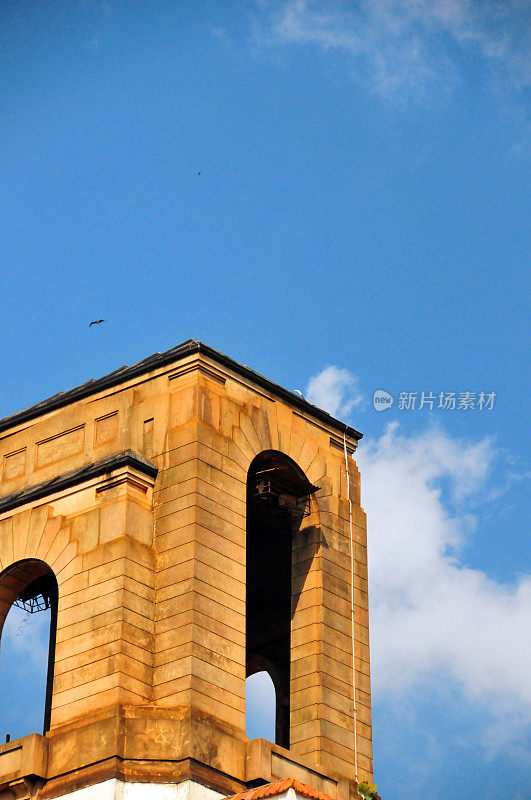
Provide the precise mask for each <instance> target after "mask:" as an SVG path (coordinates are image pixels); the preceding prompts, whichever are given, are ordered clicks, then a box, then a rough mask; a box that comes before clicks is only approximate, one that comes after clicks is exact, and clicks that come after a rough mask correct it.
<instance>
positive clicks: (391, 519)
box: [310, 367, 531, 750]
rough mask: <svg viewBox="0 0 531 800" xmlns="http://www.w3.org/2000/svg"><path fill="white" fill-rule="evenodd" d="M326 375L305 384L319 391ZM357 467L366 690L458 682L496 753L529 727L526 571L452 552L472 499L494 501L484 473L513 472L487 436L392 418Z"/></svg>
mask: <svg viewBox="0 0 531 800" xmlns="http://www.w3.org/2000/svg"><path fill="white" fill-rule="evenodd" d="M334 369H335V370H337V372H338V373H345V372H347V371H346V370H338V368H337V367H335V368H334ZM330 370H331V368H330V367H327V369H326V370H324V371H323V372H322V373H321V374H320V375H318V376H316V377H315V378H313V379H312V381H310V385H311V386H317V387H319V386H321V385H324V386H326V385H327V384H328V383H329V375H330ZM332 374H333V373H332ZM347 374H350V373H348V372H347ZM350 377H351V379H352V381H353V382H352V383H351V384H350V385H351V386H355V387H356V396H357V383H356V382H355V381H354V379H353V376H350ZM334 385H335V384H334V382H333V381H332V386H334ZM343 385H344V387H345V388H343V391H342V393H341V394H340V396H339V399H338V397H337V395H335V394H332V396H331V401H332V402H335V403H336V409H337V406H338V405H340V406H343V408H346V407H347V406H348V405H349V401H348V400H347V396H348V387H349V384H348V383H346V384H343ZM325 394H326V393H325V391H324V390H323V396H325ZM357 462H358V465H359V467H360V470H361V476H362V504H363V507H364V508H365V510H366V512H367V517H368V529H369V583H370V593H371V608H370V620H371V658H372V675H373V691H376V692H378V694H379V696H380V699H381V697H382V696H385V695H387V696H388V697H389V698H390V699H396V698H397V696H402V697H404V696H406V697H407V696H409V697H410V698H413V697H414V696H415V692H416V691H417V690H418V689H419V687H420V686H422V687H423V689H426V687H427V686H429V685H430V684H431V685H432V686H434V687H437V688H438V689H440V688H441V687H444V686H446V687H447V688H448V690H452V691H453V690H454V689H455V688H456V687H457V688H458V689H459V691H460V692H461V695H462V697H463V698H466V701H467V702H468V703H470V704H471V706H475V707H476V708H478V709H479V708H482V709H484V710H485V709H488V710H489V714H490V715H491V717H492V718H493V719H496V725H497V727H496V732H495V735H494V732H493V731H492V730H491V731H489V730H488V729H487V728H486V727H484V729H483V731H482V734H481V737H482V741H481V742H480V743H481V744H482V745H483V746H484V747H485V748H486V749H491V750H492V749H493V747H494V746H495V745H496V746H503V744H506V741H505V739H504V736H505V737H516V736H517V735H518V728H520V733H521V727H522V726H523V725H525V724H527V723H529V722H531V670H530V669H529V664H531V639H530V637H529V636H528V634H527V631H528V625H529V619H530V618H531V576H523V577H521V579H520V580H519V581H518V582H516V583H513V584H502V583H499V582H497V581H496V580H493V579H492V578H490V577H489V576H487V575H486V574H485V573H484V572H483V571H481V570H478V569H471V568H469V567H468V566H467V565H466V564H465V563H464V561H463V558H462V552H463V546H464V545H465V544H466V543H467V541H468V539H469V537H470V535H471V533H472V532H475V534H476V535H481V526H480V521H481V516H480V512H481V508H482V504H483V503H488V502H491V501H492V499H493V498H497V497H499V493H498V492H496V491H494V492H493V490H492V488H491V485H490V484H491V474H492V472H493V471H494V466H496V480H497V481H499V482H500V485H503V484H504V483H505V486H506V487H509V486H510V485H512V484H513V483H514V471H513V472H510V473H509V476H508V478H506V477H504V476H503V474H500V473H502V472H503V470H502V469H501V463H502V462H503V459H502V457H501V453H500V451H498V450H497V448H496V444H495V441H494V440H493V439H492V438H485V439H482V440H481V441H475V442H474V441H464V440H461V439H458V438H454V437H452V436H451V435H449V434H448V433H447V432H445V431H444V430H442V429H440V428H438V427H429V428H427V429H426V430H424V431H422V432H420V433H413V434H407V433H405V432H404V431H403V430H401V428H400V427H399V426H398V424H397V423H391V424H389V425H388V426H387V427H386V429H385V430H384V432H383V434H382V435H381V436H380V437H379V438H376V439H373V440H372V441H371V440H370V439H368V440H365V439H364V440H363V444H362V445H361V446H360V449H359V450H358V453H357ZM500 491H501V490H500ZM500 536H504V537H510V531H500ZM502 734H503V735H502Z"/></svg>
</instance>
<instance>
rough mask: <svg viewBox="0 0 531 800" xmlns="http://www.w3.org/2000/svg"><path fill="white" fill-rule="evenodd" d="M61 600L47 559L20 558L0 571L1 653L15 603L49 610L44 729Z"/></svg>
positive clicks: (49, 705)
mask: <svg viewBox="0 0 531 800" xmlns="http://www.w3.org/2000/svg"><path fill="white" fill-rule="evenodd" d="M58 600H59V589H58V585H57V579H56V577H55V574H54V573H53V571H52V570H51V569H50V567H49V566H48V565H47V564H46V563H45V562H44V561H39V560H37V559H24V560H22V561H17V562H16V563H15V564H12V565H11V566H10V567H8V568H7V569H5V570H4V571H3V572H2V573H1V574H0V656H1V643H2V639H1V636H2V630H3V628H4V623H5V620H6V617H7V615H8V613H9V610H10V609H11V607H12V606H13V605H17V606H19V607H20V608H22V609H24V611H25V612H26V613H27V614H36V613H38V612H40V611H44V610H47V609H49V610H50V635H49V642H48V667H47V677H46V690H45V700H44V719H43V733H46V732H47V731H48V730H49V729H50V718H51V711H52V695H53V678H54V664H55V640H56V634H57V608H58Z"/></svg>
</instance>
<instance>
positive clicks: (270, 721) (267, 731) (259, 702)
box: [245, 670, 276, 742]
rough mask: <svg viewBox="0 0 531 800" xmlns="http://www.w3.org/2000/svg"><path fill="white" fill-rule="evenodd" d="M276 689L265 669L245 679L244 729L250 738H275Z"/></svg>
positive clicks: (271, 739) (270, 739) (272, 739)
mask: <svg viewBox="0 0 531 800" xmlns="http://www.w3.org/2000/svg"><path fill="white" fill-rule="evenodd" d="M275 716H276V689H275V684H274V683H273V680H272V678H271V676H270V675H269V673H268V672H267V671H266V670H260V671H259V672H254V673H253V674H252V675H249V676H248V677H247V679H246V681H245V730H246V732H247V735H248V736H249V738H250V739H258V738H260V739H267V740H268V741H270V742H272V741H274V740H275Z"/></svg>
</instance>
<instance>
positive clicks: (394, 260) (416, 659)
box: [0, 0, 531, 800]
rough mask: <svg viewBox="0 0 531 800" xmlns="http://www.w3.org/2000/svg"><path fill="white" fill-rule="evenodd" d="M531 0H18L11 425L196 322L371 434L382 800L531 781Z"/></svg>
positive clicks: (189, 331)
mask: <svg viewBox="0 0 531 800" xmlns="http://www.w3.org/2000/svg"><path fill="white" fill-rule="evenodd" d="M529 8H530V7H529V5H528V4H526V3H524V2H519V1H518V0H515V1H514V2H511V1H510V0H509V1H508V2H503V3H502V2H494V0H492V1H490V2H489V1H485V2H476V1H475V0H468V1H467V0H441V2H438V3H431V2H427V0H418V2H398V0H379V1H378V0H376V2H373V3H369V2H365V0H360V2H353V1H352V0H348V1H347V0H344V1H343V0H336V1H334V0H330V2H326V0H325V1H324V2H322V3H314V2H304V1H303V0H297V1H295V0H291V1H290V2H267V0H263V1H262V2H250V1H249V2H237V1H235V2H232V3H230V4H227V3H222V2H220V1H218V0H210V2H206V1H205V2H178V3H177V2H174V3H172V2H157V0H154V1H153V2H149V3H147V2H112V1H111V0H109V1H108V2H95V1H94V2H92V1H91V0H86V1H85V2H81V1H80V2H78V3H67V2H57V3H37V2H9V0H4V2H3V3H2V7H1V9H0V110H1V111H0V113H1V120H2V124H1V126H0V150H1V153H2V158H1V159H0V204H1V205H0V207H1V214H0V320H1V323H2V324H1V349H0V352H1V359H0V370H1V375H0V377H1V393H0V416H4V415H7V414H9V413H12V412H14V411H17V410H19V409H21V408H23V407H26V406H28V405H30V404H32V403H34V402H37V401H39V400H41V399H42V398H44V397H46V396H48V395H51V394H54V393H55V392H57V391H59V390H61V389H68V388H70V387H72V386H75V385H77V384H79V383H81V382H83V381H85V380H86V379H88V378H90V377H98V376H100V375H102V374H105V373H106V372H108V371H110V370H112V369H114V368H116V367H118V366H121V365H122V364H131V363H133V362H134V361H137V360H139V359H140V358H142V357H144V356H146V355H148V354H150V353H152V352H155V351H162V350H164V349H167V348H169V347H171V346H173V345H175V344H177V343H179V342H180V341H183V340H185V339H187V338H189V337H192V336H193V337H196V338H199V339H202V340H203V341H205V342H207V343H208V344H210V345H212V346H214V347H216V348H218V349H220V350H222V351H224V352H226V353H227V354H229V355H230V356H232V357H233V358H235V359H237V360H238V361H240V362H241V363H244V364H248V365H249V366H252V367H253V368H254V369H256V370H258V371H259V372H262V373H263V374H265V375H267V376H268V377H269V378H272V379H273V380H276V381H278V382H279V383H280V384H282V385H284V386H286V387H287V388H299V389H301V390H302V391H303V392H304V393H305V394H306V396H307V397H310V399H313V400H314V401H315V402H317V403H318V404H319V405H322V406H323V407H326V408H328V409H329V410H331V411H333V412H334V413H336V414H338V415H339V416H341V417H343V418H345V419H346V420H348V421H349V422H351V423H352V424H353V425H355V427H357V428H358V429H360V430H362V431H363V432H364V433H365V438H364V439H363V442H362V443H361V444H360V448H359V451H358V454H359V464H360V467H361V468H362V470H363V476H364V482H363V488H364V497H363V504H364V506H365V507H366V509H367V512H368V515H369V537H370V552H371V556H370V557H371V581H372V583H373V588H372V595H371V603H372V605H371V612H372V617H371V623H372V629H371V636H372V651H373V701H374V707H375V708H374V743H375V774H376V781H377V783H378V784H379V786H380V791H381V793H382V796H383V797H384V799H385V800H396V798H399V797H404V796H405V795H406V793H411V792H414V793H419V794H420V793H423V796H426V797H428V798H430V799H431V798H433V799H434V800H436V799H437V798H442V797H446V796H447V792H448V785H449V783H450V782H451V784H452V785H453V786H455V785H456V782H457V784H458V785H459V786H462V787H463V788H464V787H466V793H467V795H468V796H469V797H471V798H480V797H481V798H487V800H488V799H489V798H495V797H498V796H499V794H500V785H501V784H503V787H504V790H505V791H507V792H508V793H512V796H514V797H516V798H518V797H520V798H523V797H524V796H525V790H526V786H527V783H528V779H529V761H526V759H525V753H524V750H525V748H524V742H525V741H526V736H527V737H528V736H529V720H530V717H531V686H530V684H529V675H528V673H529V669H528V663H529V660H530V658H531V654H530V653H529V650H528V647H529V645H528V644H527V643H526V641H525V632H526V631H525V628H524V624H525V622H524V621H525V615H526V613H527V614H528V613H529V609H530V595H531V590H530V579H529V560H528V555H529V547H528V540H527V522H528V518H529V493H528V476H529V466H528V463H527V453H528V448H529V441H528V437H527V435H526V434H527V432H526V429H525V421H526V416H527V413H526V412H527V406H528V397H529V383H528V378H527V360H526V355H527V350H528V342H529V338H528V312H527V310H528V302H529V291H528V288H529V281H528V265H529V233H528V231H529V213H528V212H529V117H528V110H529V75H530V69H529V49H530V45H529V30H530V24H529V23H530V12H529ZM199 172H200V173H201V174H200V175H199V174H198V173H199ZM101 317H103V318H104V319H105V320H106V322H105V323H104V324H102V325H100V326H93V327H92V328H90V329H89V327H88V323H89V322H90V321H91V320H92V319H97V318H101ZM331 367H333V368H334V369H330V368H331ZM377 389H383V390H386V391H387V392H390V393H391V394H392V395H393V397H394V398H395V400H394V404H393V407H392V408H391V409H389V410H387V411H384V412H380V413H377V412H376V411H375V410H374V408H373V405H372V395H373V392H374V391H375V390H377ZM422 391H424V392H431V393H434V394H435V395H437V396H438V394H439V393H440V392H444V393H446V392H451V391H453V392H456V393H457V395H459V393H461V392H466V391H469V392H475V393H476V402H477V398H478V395H479V392H482V391H483V392H494V393H495V394H496V397H495V401H494V407H493V408H492V409H490V410H488V409H487V410H486V409H483V410H481V411H480V410H478V409H477V408H474V409H469V410H459V409H457V408H456V409H455V410H444V409H438V408H437V403H435V408H434V409H433V410H431V411H430V410H428V409H426V408H423V409H420V410H419V409H418V402H419V399H420V393H421V392H422ZM401 392H408V393H409V392H417V393H418V398H417V407H416V408H415V409H414V410H406V409H401V408H399V402H398V398H399V394H400V393H401ZM17 624H19V623H17ZM17 629H18V628H15V627H14V628H13V631H14V633H12V635H11V645H12V646H13V648H14V650H13V652H17V647H20V646H22V645H21V641H20V640H22V639H24V637H23V636H19V637H17V636H16V630H17ZM6 658H7V656H4V659H3V661H4V665H5V662H6ZM4 668H5V666H4ZM2 674H3V673H2V666H0V678H1V676H2ZM0 708H1V709H2V716H3V715H6V716H5V717H4V719H6V720H8V721H9V722H10V724H14V723H11V721H10V720H11V717H8V716H7V715H8V714H12V711H13V709H12V704H11V706H10V707H9V708H8V709H7V711H6V710H5V708H6V692H5V691H4V692H3V697H2V695H0ZM259 713H260V712H259V711H257V712H256V714H257V715H259ZM6 724H7V723H6Z"/></svg>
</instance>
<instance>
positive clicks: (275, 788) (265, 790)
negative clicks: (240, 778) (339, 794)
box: [227, 778, 333, 800]
mask: <svg viewBox="0 0 531 800" xmlns="http://www.w3.org/2000/svg"><path fill="white" fill-rule="evenodd" d="M288 789H295V791H296V792H297V794H300V795H302V797H307V798H309V800H333V798H332V797H331V796H330V795H329V794H324V793H323V792H318V791H317V789H312V787H311V786H308V784H307V783H301V781H298V780H296V779H295V778H283V779H282V780H281V781H275V782H274V783H266V784H265V785H264V786H257V787H256V789H248V791H246V792H240V793H239V794H234V795H232V797H229V798H227V800H261V798H263V797H273V796H274V795H277V794H283V792H287V790H288Z"/></svg>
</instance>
